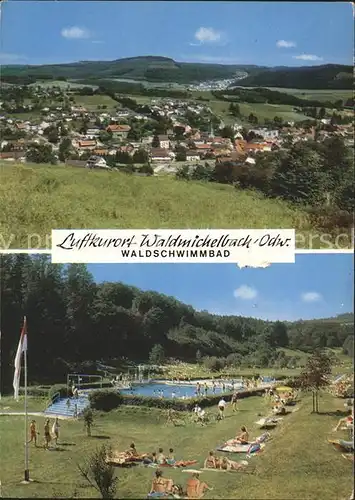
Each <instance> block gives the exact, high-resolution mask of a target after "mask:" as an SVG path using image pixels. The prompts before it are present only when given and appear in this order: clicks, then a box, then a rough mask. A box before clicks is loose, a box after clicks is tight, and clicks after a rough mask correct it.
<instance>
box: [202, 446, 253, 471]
mask: <svg viewBox="0 0 355 500" xmlns="http://www.w3.org/2000/svg"><path fill="white" fill-rule="evenodd" d="M247 465H248V462H246V461H241V462H236V461H235V460H229V458H227V457H218V456H215V454H214V452H213V451H210V452H209V454H208V457H207V458H206V460H205V462H204V468H205V469H217V470H218V469H219V470H228V471H232V470H241V469H244V468H245V467H246V466H247Z"/></svg>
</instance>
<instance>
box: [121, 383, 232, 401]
mask: <svg viewBox="0 0 355 500" xmlns="http://www.w3.org/2000/svg"><path fill="white" fill-rule="evenodd" d="M234 389H242V385H241V384H240V382H239V383H238V382H237V383H235V385H234ZM232 390H233V389H232V388H231V387H230V386H228V385H227V387H226V389H225V390H224V391H223V390H222V387H220V386H216V388H215V392H213V389H212V387H209V388H208V391H207V395H208V396H212V395H213V394H221V395H222V394H223V393H228V392H231V391H232ZM120 392H121V393H122V394H132V395H137V396H147V397H153V398H154V397H156V398H161V397H163V398H168V399H169V398H179V399H187V398H193V397H195V396H196V385H195V384H164V383H159V382H153V383H150V384H134V385H133V387H132V390H130V389H121V390H120ZM201 395H202V396H204V395H205V392H204V390H203V385H202V390H201Z"/></svg>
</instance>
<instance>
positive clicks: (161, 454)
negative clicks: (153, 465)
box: [157, 448, 167, 465]
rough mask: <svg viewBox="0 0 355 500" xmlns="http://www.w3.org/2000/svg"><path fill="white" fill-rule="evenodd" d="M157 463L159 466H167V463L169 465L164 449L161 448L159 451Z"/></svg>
mask: <svg viewBox="0 0 355 500" xmlns="http://www.w3.org/2000/svg"><path fill="white" fill-rule="evenodd" d="M157 462H158V464H159V465H166V463H167V461H166V456H165V455H164V451H163V448H159V450H158V458H157Z"/></svg>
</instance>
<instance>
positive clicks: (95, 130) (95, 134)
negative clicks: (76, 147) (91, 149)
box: [86, 127, 101, 139]
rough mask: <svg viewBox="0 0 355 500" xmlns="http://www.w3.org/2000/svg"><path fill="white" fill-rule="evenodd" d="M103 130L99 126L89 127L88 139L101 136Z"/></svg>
mask: <svg viewBox="0 0 355 500" xmlns="http://www.w3.org/2000/svg"><path fill="white" fill-rule="evenodd" d="M100 132H101V130H100V129H99V128H97V127H93V128H88V130H87V132H86V137H87V138H88V139H95V138H96V137H99V135H100Z"/></svg>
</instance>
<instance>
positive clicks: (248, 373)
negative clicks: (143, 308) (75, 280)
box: [107, 348, 353, 380]
mask: <svg viewBox="0 0 355 500" xmlns="http://www.w3.org/2000/svg"><path fill="white" fill-rule="evenodd" d="M278 350H280V351H284V352H285V355H286V356H289V357H294V356H297V357H298V358H300V365H302V366H305V365H306V362H307V359H308V358H309V356H310V354H308V353H306V352H303V351H299V350H294V349H287V348H279V349H278ZM331 351H332V352H333V354H334V355H335V356H336V359H337V362H336V363H335V364H334V365H333V368H332V372H333V374H334V375H337V374H340V373H352V371H353V364H352V358H351V357H350V356H346V355H345V354H342V352H341V349H331ZM107 363H108V364H109V361H107ZM301 370H302V368H301V367H297V368H244V367H240V368H238V369H236V368H235V367H226V368H224V369H222V370H221V371H218V372H211V370H209V369H208V368H206V367H205V366H204V365H203V364H197V363H183V362H179V363H177V364H170V365H165V369H164V373H163V374H162V375H161V378H167V379H172V378H191V379H192V380H193V379H198V378H201V379H203V378H213V377H216V378H218V377H223V376H226V377H235V378H238V377H254V376H259V375H260V376H262V377H274V378H275V379H281V378H285V377H294V376H297V375H299V374H300V373H301Z"/></svg>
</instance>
